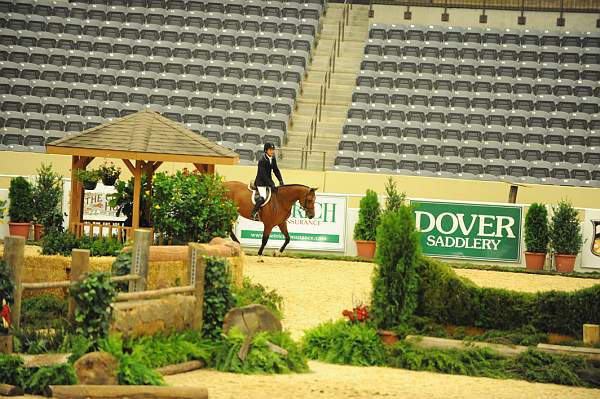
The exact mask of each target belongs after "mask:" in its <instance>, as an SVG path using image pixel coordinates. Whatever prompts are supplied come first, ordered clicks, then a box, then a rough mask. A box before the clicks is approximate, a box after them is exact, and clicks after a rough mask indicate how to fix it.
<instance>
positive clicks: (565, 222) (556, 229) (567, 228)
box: [550, 201, 583, 255]
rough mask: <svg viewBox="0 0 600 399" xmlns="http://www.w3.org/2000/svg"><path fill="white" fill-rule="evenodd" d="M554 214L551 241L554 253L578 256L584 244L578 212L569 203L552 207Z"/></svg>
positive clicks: (564, 202) (551, 225)
mask: <svg viewBox="0 0 600 399" xmlns="http://www.w3.org/2000/svg"><path fill="white" fill-rule="evenodd" d="M552 211H553V212H554V214H553V215H552V221H551V223H550V239H551V242H552V248H553V249H554V252H555V253H557V254H561V255H577V254H578V253H579V250H580V249H581V246H582V244H583V239H582V236H581V225H580V224H579V219H578V218H577V211H576V210H575V208H573V205H571V203H569V202H567V201H561V202H559V203H558V205H557V206H556V207H552Z"/></svg>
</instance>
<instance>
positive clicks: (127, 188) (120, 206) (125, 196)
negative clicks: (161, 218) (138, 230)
mask: <svg viewBox="0 0 600 399" xmlns="http://www.w3.org/2000/svg"><path fill="white" fill-rule="evenodd" d="M147 180H148V179H147V177H146V174H145V173H142V187H146V182H147ZM107 198H109V201H108V206H110V207H111V208H115V209H116V210H117V216H120V215H121V214H123V215H125V216H126V217H127V219H126V220H125V223H124V224H125V226H131V223H132V221H133V177H132V178H130V179H129V180H128V181H127V182H125V181H123V180H119V181H117V182H116V183H115V192H114V193H113V194H108V195H107ZM149 207H150V193H149V192H148V191H146V190H145V189H142V190H141V194H140V227H150V220H148V218H147V217H146V215H147V212H146V211H147V210H148V209H149Z"/></svg>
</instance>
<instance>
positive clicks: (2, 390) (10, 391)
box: [0, 384, 23, 396]
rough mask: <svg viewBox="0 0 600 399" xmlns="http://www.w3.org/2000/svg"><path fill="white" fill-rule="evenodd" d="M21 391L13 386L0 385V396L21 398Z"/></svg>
mask: <svg viewBox="0 0 600 399" xmlns="http://www.w3.org/2000/svg"><path fill="white" fill-rule="evenodd" d="M21 395H23V389H22V388H21V387H16V386H14V385H8V384H0V396H21Z"/></svg>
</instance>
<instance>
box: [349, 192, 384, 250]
mask: <svg viewBox="0 0 600 399" xmlns="http://www.w3.org/2000/svg"><path fill="white" fill-rule="evenodd" d="M380 215H381V207H380V205H379V199H377V193H376V192H375V191H373V190H367V194H366V195H365V196H364V197H363V198H362V199H361V200H360V209H359V211H358V223H356V225H355V226H354V239H355V240H364V241H375V238H376V235H377V225H378V224H379V217H380Z"/></svg>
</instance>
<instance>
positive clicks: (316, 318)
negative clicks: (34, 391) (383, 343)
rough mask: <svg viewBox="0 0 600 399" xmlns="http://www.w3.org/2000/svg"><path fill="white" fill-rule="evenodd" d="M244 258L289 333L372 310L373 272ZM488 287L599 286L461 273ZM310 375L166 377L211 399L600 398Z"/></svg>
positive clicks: (321, 369) (319, 368)
mask: <svg viewBox="0 0 600 399" xmlns="http://www.w3.org/2000/svg"><path fill="white" fill-rule="evenodd" d="M263 260H264V262H263V263H260V262H259V259H258V257H255V256H249V257H247V258H246V263H245V270H244V274H245V275H246V276H248V277H250V278H251V279H252V280H253V281H255V282H258V283H261V284H264V285H266V286H268V287H270V288H275V289H277V291H278V292H279V293H280V294H281V295H282V296H283V298H284V314H285V319H284V320H283V323H284V327H285V328H287V329H289V330H290V331H291V332H292V335H293V336H294V338H300V337H301V336H302V332H303V330H305V329H307V328H311V327H314V326H316V325H317V324H319V323H322V322H324V321H326V320H330V319H337V318H339V317H341V312H342V310H343V309H346V308H350V307H352V305H353V304H358V303H361V302H368V300H369V291H370V286H371V274H372V270H373V265H372V264H369V263H359V262H338V261H321V260H312V259H291V258H272V257H265V258H263ZM456 271H457V273H458V274H459V275H461V276H465V277H468V278H470V279H471V280H473V281H474V282H475V283H476V284H479V285H481V286H484V287H498V288H509V289H515V290H520V291H529V292H535V291H542V290H552V289H556V290H569V291H570V290H575V289H578V288H584V287H589V286H591V285H594V284H595V283H600V281H599V280H592V279H577V278H566V277H555V276H543V275H533V274H523V273H505V272H487V271H480V270H464V269H460V270H456ZM310 369H311V372H310V373H308V374H292V375H276V376H258V375H237V374H230V373H221V372H217V371H211V370H199V371H195V372H191V373H187V374H181V375H177V376H171V377H167V383H168V384H170V385H175V386H194V385H199V386H207V387H208V389H209V395H210V397H211V398H212V399H229V398H236V399H237V398H239V397H246V398H252V399H254V398H256V399H258V398H295V399H301V398H307V399H308V398H322V399H343V398H377V397H388V398H415V399H416V398H423V399H425V398H427V399H433V398H440V399H451V398H460V399H480V398H498V399H501V398H502V399H504V398H544V399H551V398H557V399H558V398H561V399H562V398H596V399H598V398H600V390H594V389H583V388H573V387H566V386H560V385H553V384H538V383H529V382H526V381H515V380H494V379H489V378H475V377H465V376H454V375H445V374H437V373H429V372H414V371H408V370H401V369H391V368H379V367H352V366H338V365H331V364H324V363H320V362H310Z"/></svg>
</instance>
